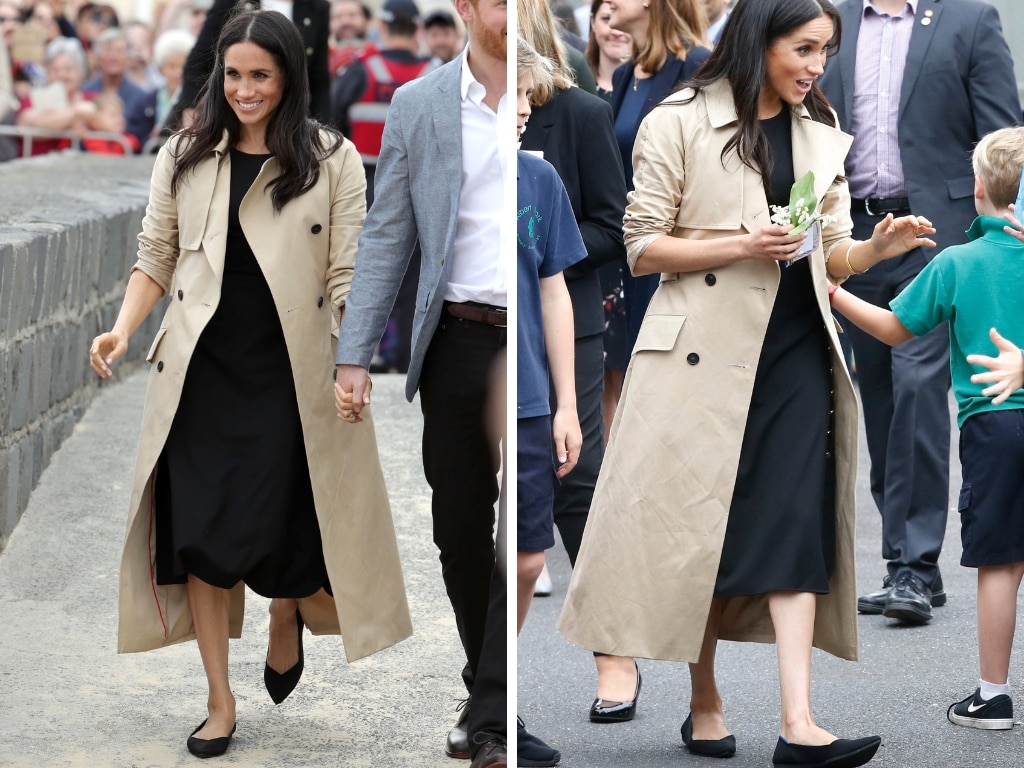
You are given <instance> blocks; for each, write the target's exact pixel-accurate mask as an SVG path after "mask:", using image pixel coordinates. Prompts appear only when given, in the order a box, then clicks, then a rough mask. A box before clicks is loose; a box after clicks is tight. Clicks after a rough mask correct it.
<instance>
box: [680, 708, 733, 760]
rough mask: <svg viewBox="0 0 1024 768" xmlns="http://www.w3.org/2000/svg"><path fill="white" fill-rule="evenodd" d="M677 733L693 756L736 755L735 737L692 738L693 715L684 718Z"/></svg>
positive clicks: (730, 735)
mask: <svg viewBox="0 0 1024 768" xmlns="http://www.w3.org/2000/svg"><path fill="white" fill-rule="evenodd" d="M679 733H680V734H681V735H682V737H683V744H685V745H686V748H687V749H688V750H690V751H691V752H692V753H693V754H695V755H701V756H703V757H732V756H733V755H735V754H736V737H735V736H733V735H732V734H731V733H730V734H729V735H728V736H724V737H722V738H721V739H695V738H693V713H690V714H688V715H687V716H686V719H685V720H684V721H683V725H682V727H681V728H680V729H679Z"/></svg>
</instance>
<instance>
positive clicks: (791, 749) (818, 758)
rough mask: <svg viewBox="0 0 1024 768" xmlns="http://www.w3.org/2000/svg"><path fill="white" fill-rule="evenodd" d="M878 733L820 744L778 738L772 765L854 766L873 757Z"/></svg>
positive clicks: (844, 767) (879, 739) (801, 766)
mask: <svg viewBox="0 0 1024 768" xmlns="http://www.w3.org/2000/svg"><path fill="white" fill-rule="evenodd" d="M881 743H882V737H881V736H868V737H866V738H863V739H836V740H835V741H833V742H832V743H831V744H825V745H824V746H820V747H811V746H805V745H802V744H790V743H789V742H788V741H786V740H785V739H783V738H782V737H781V736H780V737H779V741H778V743H777V744H776V745H775V753H774V754H773V755H772V765H776V766H779V765H797V766H800V768H857V766H859V765H864V764H865V763H867V762H870V760H871V758H872V757H874V756H875V752H876V751H877V750H878V747H879V745H880V744H881Z"/></svg>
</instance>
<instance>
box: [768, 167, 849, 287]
mask: <svg viewBox="0 0 1024 768" xmlns="http://www.w3.org/2000/svg"><path fill="white" fill-rule="evenodd" d="M769 207H770V208H771V212H772V223H773V224H788V225H790V226H791V227H792V229H791V230H790V231H789V234H791V235H799V234H803V233H804V232H807V230H809V229H810V230H811V231H810V232H807V236H806V237H805V238H804V242H803V244H802V245H801V246H800V252H799V253H798V254H797V256H796V257H795V258H794V259H793V260H792V261H788V262H786V266H787V267H788V266H789V265H790V264H792V263H793V262H794V261H799V260H800V259H802V258H804V257H806V256H808V255H809V254H810V253H811V252H812V251H813V250H814V249H815V248H816V247H817V245H818V241H819V240H820V239H821V225H822V224H829V223H831V222H833V221H835V220H836V217H835V216H833V215H832V214H830V213H821V212H820V211H818V210H817V208H818V198H817V196H816V195H815V194H814V173H813V172H811V171H808V172H807V173H805V174H804V175H803V176H802V177H801V178H800V179H799V180H798V181H797V182H796V183H795V184H793V188H792V189H791V190H790V191H789V205H772V206H769ZM812 227H813V228H812Z"/></svg>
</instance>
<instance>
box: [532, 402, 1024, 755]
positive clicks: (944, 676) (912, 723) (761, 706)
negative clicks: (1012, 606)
mask: <svg viewBox="0 0 1024 768" xmlns="http://www.w3.org/2000/svg"><path fill="white" fill-rule="evenodd" d="M950 406H951V413H955V405H954V404H953V402H952V400H951V402H950ZM952 423H953V424H954V433H953V438H952V444H951V452H950V491H949V509H950V513H949V519H948V525H947V529H946V539H945V547H944V550H943V553H942V557H941V558H940V561H939V563H940V567H941V569H942V574H943V578H944V580H945V587H946V591H947V593H948V595H949V602H948V603H947V604H946V606H944V607H942V608H935V609H934V618H933V619H932V621H931V623H930V624H927V625H925V626H909V625H905V624H899V623H897V622H895V621H893V620H890V619H887V618H884V617H882V616H861V617H860V618H859V620H858V625H859V635H860V660H859V661H857V662H848V661H842V660H840V659H837V658H835V657H832V656H829V655H827V654H825V653H822V652H820V651H815V652H814V659H813V667H812V692H811V696H812V706H813V709H814V712H815V717H816V719H817V721H818V723H819V724H820V725H822V726H823V727H825V728H827V729H829V730H831V731H832V732H833V733H835V734H836V735H838V736H841V737H844V738H856V737H860V736H869V735H874V734H878V735H880V736H881V737H882V746H881V748H880V749H879V751H878V753H877V754H876V756H875V759H874V760H873V761H872V762H871V763H870V765H871V766H878V767H879V768H961V767H962V768H1020V766H1024V726H1022V724H1021V722H1020V719H1021V718H1022V716H1024V643H1022V639H1021V638H1020V637H1019V638H1018V641H1017V644H1016V649H1015V651H1016V653H1015V656H1014V658H1013V661H1012V664H1011V668H1010V684H1011V686H1014V685H1015V684H1016V687H1015V689H1014V690H1015V692H1016V694H1017V696H1016V698H1017V702H1018V703H1017V710H1016V712H1015V714H1016V716H1017V718H1018V722H1017V724H1016V726H1015V728H1014V729H1013V730H1012V731H981V730H976V729H973V728H962V727H957V726H953V725H951V724H950V723H948V722H947V721H946V709H947V707H948V706H949V705H950V703H952V702H954V701H959V700H960V699H962V698H963V697H964V696H966V695H968V694H969V693H971V692H972V691H973V690H974V688H975V687H976V686H977V684H978V683H977V679H978V662H977V643H976V631H975V626H976V624H975V590H976V584H975V573H976V572H975V571H974V570H971V569H967V568H962V567H961V566H960V564H959V563H960V551H961V547H960V521H959V518H958V515H957V511H956V509H957V498H958V495H959V491H960V464H959V460H958V455H957V433H956V430H955V423H956V422H955V420H954V421H953V422H952ZM867 478H868V460H867V450H866V448H865V447H864V442H863V434H862V435H861V450H860V467H859V471H858V490H857V511H858V521H857V583H858V586H859V593H860V594H863V593H866V592H870V591H874V590H876V589H878V588H879V587H880V586H881V580H882V577H883V575H884V566H883V561H882V559H881V544H880V542H881V518H880V516H879V514H878V512H877V510H876V509H875V506H874V504H873V502H872V500H871V496H870V494H869V491H868V486H867V482H868V480H867ZM548 565H549V569H550V571H551V575H552V578H553V581H554V593H553V594H552V595H551V596H550V597H543V598H536V599H535V600H534V603H533V607H532V609H531V611H530V615H529V616H528V617H527V620H526V625H525V627H524V628H523V633H522V636H521V637H520V639H519V648H518V651H519V659H518V667H519V685H518V704H517V706H518V710H519V714H520V715H521V716H522V717H523V719H524V720H525V722H526V724H527V727H528V728H529V729H530V731H531V732H532V733H534V734H536V735H537V736H539V737H541V738H542V739H544V740H545V741H547V742H548V743H549V744H550V745H551V746H553V747H555V748H557V749H559V750H560V751H561V753H562V761H561V765H562V766H563V768H641V767H643V768H669V767H671V768H675V767H676V766H678V767H679V768H683V767H684V766H687V767H689V766H693V768H698V767H700V766H703V768H711V767H712V766H719V765H720V766H723V768H724V767H725V766H727V767H728V768H753V767H754V766H756V767H757V768H770V766H771V755H772V750H773V749H774V747H775V743H776V740H777V739H778V735H779V724H778V712H779V694H778V678H777V666H776V662H775V646H773V645H763V644H754V643H732V642H723V643H721V644H720V645H719V649H718V657H717V674H718V681H719V689H720V691H721V693H722V698H723V701H724V705H725V714H726V722H727V724H728V726H729V727H730V728H731V729H732V731H733V732H734V733H735V735H736V741H737V752H736V756H735V757H734V758H732V759H730V760H725V761H722V760H715V759H713V758H706V757H698V756H695V755H691V754H690V753H689V752H688V751H687V750H686V749H685V747H683V744H682V740H681V738H680V735H679V729H680V726H681V724H682V722H683V720H684V719H685V718H686V714H687V711H688V702H689V693H690V680H689V673H688V671H687V667H686V665H685V664H678V663H673V662H665V661H650V660H640V661H639V667H640V670H641V673H642V674H643V688H642V689H641V694H640V699H639V702H638V707H637V716H636V719H635V720H633V721H632V722H630V723H615V724H593V723H590V722H589V721H588V719H587V711H588V708H589V707H590V704H591V702H592V701H593V698H594V694H595V691H596V686H597V676H596V672H595V669H594V662H593V658H592V656H591V655H590V654H589V653H588V652H587V651H585V650H583V649H581V648H578V647H576V646H574V645H572V644H571V643H569V642H568V641H567V640H565V639H564V638H563V637H562V636H561V635H559V634H558V632H557V630H556V629H555V624H556V621H557V618H558V613H559V611H560V610H561V605H562V601H563V599H564V598H565V591H566V586H567V585H568V583H569V561H568V558H567V557H566V555H565V551H564V550H563V549H561V546H560V545H558V547H557V548H556V549H553V550H551V551H550V552H549V553H548ZM1018 602H1019V601H1018ZM1018 626H1020V623H1019V620H1018Z"/></svg>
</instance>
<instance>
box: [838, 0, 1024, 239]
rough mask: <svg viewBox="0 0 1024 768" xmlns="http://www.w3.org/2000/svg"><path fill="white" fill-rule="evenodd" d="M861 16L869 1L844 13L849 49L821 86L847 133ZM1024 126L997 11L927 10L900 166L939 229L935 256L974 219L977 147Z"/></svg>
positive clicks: (913, 65) (915, 38)
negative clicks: (974, 156) (988, 135)
mask: <svg viewBox="0 0 1024 768" xmlns="http://www.w3.org/2000/svg"><path fill="white" fill-rule="evenodd" d="M863 10H864V3H863V2H862V0H846V2H844V3H842V4H841V5H840V6H839V13H840V15H841V16H842V20H843V38H842V45H841V46H840V49H839V54H838V55H837V56H835V57H834V58H832V59H830V60H829V62H828V64H827V65H826V68H825V74H824V76H823V77H822V78H821V87H822V89H823V90H824V91H825V95H826V96H828V99H829V101H831V102H832V106H833V107H834V108H835V110H836V113H837V114H838V115H839V124H840V127H841V128H842V129H843V130H844V131H847V132H849V130H850V115H851V113H852V111H853V92H854V69H855V62H856V57H857V36H858V33H859V32H860V22H861V18H862V16H863ZM925 19H930V21H929V23H928V24H923V23H922V22H923V21H924V20H925ZM1020 121H1021V110H1020V102H1019V99H1018V97H1017V83H1016V81H1015V79H1014V74H1013V60H1012V59H1011V57H1010V49H1009V48H1008V47H1007V45H1006V40H1005V38H1004V37H1003V30H1002V27H1001V26H1000V23H999V13H998V12H997V11H996V9H995V8H994V7H992V6H991V5H989V4H988V3H986V2H982V1H981V0H920V2H918V4H917V13H916V15H915V18H914V31H913V32H912V33H911V36H910V47H909V49H908V50H907V63H906V68H905V70H904V74H903V85H902V87H901V90H900V107H899V142H900V159H901V161H902V163H903V175H904V179H905V180H906V185H907V196H908V197H909V198H910V208H911V210H912V211H913V212H914V213H915V214H918V215H921V216H925V217H927V218H928V219H931V221H932V222H933V223H934V224H935V226H936V229H938V232H937V234H935V235H933V239H934V240H935V242H936V243H938V249H937V250H941V249H943V248H945V247H946V246H949V245H953V244H955V243H962V242H964V232H965V230H966V229H967V228H968V227H969V226H970V224H971V222H972V221H973V220H974V217H975V215H976V214H975V210H974V196H973V195H974V171H973V170H972V168H971V151H972V150H973V149H974V145H975V144H976V143H977V142H978V140H979V139H981V137H982V136H984V135H985V134H986V133H991V132H992V131H994V130H996V129H998V128H1006V127H1008V126H1011V125H1018V124H1019V123H1020ZM847 170H849V168H847ZM937 250H936V252H937Z"/></svg>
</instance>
